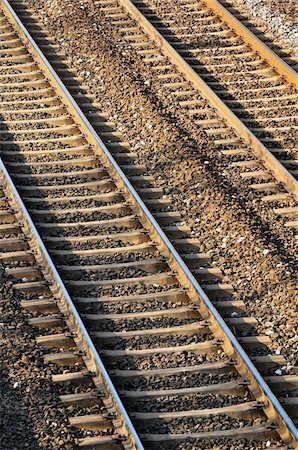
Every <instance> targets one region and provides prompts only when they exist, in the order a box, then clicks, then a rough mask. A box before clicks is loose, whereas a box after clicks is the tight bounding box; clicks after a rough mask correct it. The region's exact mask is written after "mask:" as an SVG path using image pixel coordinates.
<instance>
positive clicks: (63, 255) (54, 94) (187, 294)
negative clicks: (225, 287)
mask: <svg viewBox="0 0 298 450" xmlns="http://www.w3.org/2000/svg"><path fill="white" fill-rule="evenodd" d="M2 8H3V13H4V15H3V16H2V17H1V35H0V39H1V46H2V49H1V50H2V52H1V58H0V63H1V67H0V76H1V84H2V92H1V96H2V104H1V116H2V119H3V120H2V130H1V135H2V140H1V150H2V155H3V158H4V160H5V164H6V166H7V168H8V169H9V172H10V174H11V177H12V179H10V177H9V175H8V173H7V172H6V169H5V167H4V166H1V170H2V174H3V182H4V184H5V187H6V189H7V192H6V191H5V194H6V197H10V198H9V199H8V198H7V200H5V201H4V206H5V204H6V203H7V202H10V203H11V202H12V203H13V204H14V206H15V208H16V209H19V208H20V205H21V200H20V198H19V197H18V195H17V192H16V190H15V189H14V188H13V182H14V183H15V184H16V185H17V189H18V191H19V193H20V195H21V197H22V199H23V200H24V202H25V204H26V207H27V208H28V211H29V214H30V216H31V217H32V220H33V222H34V223H35V225H36V226H37V228H38V230H39V232H40V234H41V236H42V239H43V241H44V242H45V244H46V246H47V249H48V251H49V254H50V255H51V257H52V258H53V259H54V262H55V264H56V266H57V268H58V270H59V273H60V275H61V277H62V279H63V283H64V284H65V286H66V288H67V291H68V292H69V293H70V297H71V298H70V297H69V296H68V293H67V291H66V290H64V289H63V286H62V280H60V279H59V275H58V273H56V271H55V269H54V267H53V265H52V264H50V257H48V256H47V258H46V259H45V255H47V253H46V251H45V248H44V247H43V245H42V242H41V241H40V239H38V238H37V237H36V236H37V232H36V230H35V229H34V226H33V223H32V222H31V220H30V219H29V216H28V213H27V212H26V209H25V207H22V210H21V212H20V215H21V217H22V220H23V221H24V223H25V226H26V227H28V229H29V233H30V236H29V238H31V240H32V246H33V247H36V251H37V252H40V253H38V256H39V255H41V257H42V260H43V264H44V267H43V268H42V269H39V268H37V267H36V262H38V261H33V264H32V261H31V263H30V264H28V253H27V252H26V251H25V252H24V248H23V247H24V240H23V239H22V238H20V236H19V233H20V227H23V225H22V224H20V223H17V224H14V225H13V226H11V225H7V224H6V225H5V226H4V227H3V228H4V230H6V231H5V237H4V240H3V241H2V244H3V245H7V247H8V248H10V249H13V250H14V251H16V252H17V253H19V254H18V255H13V253H11V254H10V255H8V258H9V256H10V258H12V259H14V258H15V262H16V265H15V267H10V269H9V274H10V275H12V276H14V277H16V278H20V280H21V281H20V283H18V284H17V285H16V289H18V290H20V291H24V292H26V293H27V294H29V295H30V296H31V297H30V299H29V300H27V301H26V302H24V303H23V306H24V307H26V308H28V309H30V310H31V311H33V312H34V317H33V318H32V319H31V320H30V323H31V325H32V326H39V327H46V328H49V329H50V328H51V329H53V330H52V332H49V334H48V335H45V336H43V337H42V339H39V340H38V342H39V343H40V344H41V345H43V346H45V347H50V348H51V347H58V348H61V349H65V350H63V351H60V352H59V353H52V354H50V356H49V355H47V357H46V359H47V360H48V361H51V362H55V361H56V362H65V361H68V363H69V361H70V360H72V358H73V355H71V354H70V353H69V352H68V351H66V349H67V348H68V347H69V346H70V347H73V346H74V343H73V340H74V341H76V339H77V338H78V337H80V339H81V340H82V342H83V343H84V344H85V351H86V352H87V355H88V356H89V358H87V364H88V362H90V359H91V360H92V363H93V367H94V371H95V375H96V376H97V377H99V379H101V380H103V381H104V387H105V389H106V390H105V392H107V396H108V399H109V400H110V402H111V404H112V408H113V409H114V410H115V412H116V414H117V416H116V417H113V415H112V416H109V417H108V419H110V420H109V421H108V423H107V417H103V415H102V414H95V415H92V416H90V415H85V416H84V415H80V416H78V417H75V418H71V420H70V422H71V424H72V425H74V426H77V427H80V428H84V429H88V430H94V429H96V430H98V429H100V430H102V429H104V430H107V429H110V428H111V420H112V422H113V420H115V421H116V422H117V421H119V420H120V425H119V423H118V427H117V424H114V423H112V428H113V429H114V430H117V428H118V430H119V427H120V428H121V430H122V432H121V434H120V435H119V433H114V434H112V437H111V438H110V441H108V442H107V443H104V445H106V448H113V447H112V446H115V448H121V446H123V447H125V445H126V446H127V448H129V445H135V447H139V448H142V447H141V445H142V444H138V438H137V436H136V434H135V431H134V428H133V426H132V425H131V423H130V420H129V419H128V417H127V415H126V412H125V410H123V406H122V405H121V402H120V401H119V399H118V398H117V395H116V394H115V392H114V389H113V385H112V384H111V382H110V380H109V377H108V376H107V374H105V371H104V368H103V366H102V363H101V359H100V358H99V356H98V355H97V354H96V348H97V349H100V355H101V357H102V360H103V361H104V363H105V367H106V368H107V370H108V372H109V374H110V376H111V377H112V378H113V382H114V383H115V385H116V387H117V389H118V391H119V393H120V395H121V397H122V400H123V401H124V403H125V406H126V409H127V411H128V413H129V416H130V417H131V418H132V419H133V422H134V424H135V426H136V427H137V429H138V432H139V434H140V436H141V440H142V442H143V443H144V444H145V446H146V448H147V447H148V448H149V447H153V446H154V445H155V446H157V448H158V447H160V446H163V447H164V446H165V445H166V446H168V445H169V446H170V445H172V444H176V445H180V444H179V443H182V444H181V445H201V443H202V442H203V443H204V444H203V445H204V448H208V447H207V446H208V443H206V439H214V440H215V441H216V442H219V443H220V445H221V446H223V448H224V446H226V448H230V446H231V441H235V445H237V443H238V444H239V445H240V446H241V445H242V446H243V445H245V446H249V448H259V447H258V445H259V443H258V442H261V444H260V445H263V444H262V442H263V443H264V439H266V440H267V439H270V443H269V445H270V446H271V448H286V447H284V446H283V444H282V443H281V442H280V440H279V438H278V436H280V437H281V438H282V440H283V441H284V443H285V445H287V446H288V448H290V447H289V446H292V447H293V448H295V447H296V446H297V434H296V433H297V430H296V429H295V426H294V425H293V423H292V422H291V420H290V419H289V417H288V416H287V414H286V413H285V412H284V410H283V408H282V407H281V405H280V402H279V401H278V400H277V399H276V397H275V396H274V395H273V393H272V391H271V390H270V389H269V388H268V386H267V384H266V382H265V381H264V378H263V377H262V376H261V375H260V374H259V372H258V371H257V370H256V369H255V366H254V365H253V363H252V360H253V361H254V363H255V364H256V365H257V366H258V367H259V368H260V369H261V370H264V368H265V369H266V370H267V373H266V381H267V382H268V383H269V384H270V386H271V388H272V389H275V390H276V391H277V392H278V393H279V395H280V397H281V400H282V401H283V403H284V405H285V406H286V407H287V408H288V410H290V409H291V407H292V406H293V405H295V404H296V403H295V401H296V399H295V397H294V398H293V397H290V398H288V392H287V394H286V395H283V393H284V392H285V391H288V390H289V389H293V386H295V385H296V384H295V383H296V381H295V380H296V378H295V377H294V378H291V377H274V376H271V375H270V368H272V367H276V365H277V364H283V362H284V361H283V358H282V357H281V356H272V355H270V354H268V350H267V349H266V344H268V339H264V337H262V336H255V335H254V334H253V333H251V334H248V333H247V328H246V326H247V324H248V325H251V324H253V322H251V321H249V320H245V319H242V318H240V319H239V318H233V317H232V318H229V317H226V322H227V323H228V324H229V325H230V326H233V327H234V328H235V329H236V330H237V334H238V338H237V339H236V338H235V336H234V335H233V334H232V333H231V331H230V329H229V327H228V326H227V324H226V322H225V321H224V320H223V319H222V317H221V316H220V315H219V313H218V312H217V310H216V309H215V307H214V306H216V307H218V308H219V310H220V311H222V312H223V314H225V313H226V314H227V311H229V313H230V312H231V310H233V309H234V308H235V306H236V305H233V304H231V303H229V302H228V301H221V302H214V303H212V302H211V301H210V300H209V298H208V297H207V295H206V294H205V292H204V291H203V290H202V288H201V287H200V285H199V284H198V282H197V281H196V279H195V278H194V277H193V275H192V274H191V272H190V271H189V270H188V269H187V267H186V266H185V264H184V262H183V260H182V259H181V257H180V255H179V253H178V252H177V250H175V249H174V247H173V246H172V244H171V243H170V241H169V240H168V238H167V237H166V235H165V234H164V232H163V231H162V229H161V228H160V227H159V225H158V224H157V222H156V221H155V219H154V218H153V216H152V215H151V213H150V212H149V210H148V209H147V207H146V206H145V204H144V203H143V202H142V200H141V199H140V198H139V196H138V194H137V193H136V191H135V190H134V188H133V187H132V185H131V184H130V181H129V180H128V179H127V178H126V176H125V175H124V174H123V172H122V171H121V169H120V168H119V166H118V165H117V163H116V162H115V161H114V159H113V158H112V156H111V154H110V152H109V151H108V149H107V148H106V146H105V145H104V144H103V142H102V141H101V140H100V139H99V138H98V136H97V135H96V133H95V132H94V130H93V129H92V127H91V126H90V124H89V122H88V121H87V119H86V117H85V116H84V114H83V113H82V112H81V111H80V110H79V109H78V107H77V106H76V103H75V101H74V99H73V97H72V96H71V95H70V94H69V93H68V92H67V91H66V90H65V89H64V87H63V85H62V83H61V82H60V80H59V79H58V77H57V75H56V73H55V72H54V71H53V69H51V67H50V66H49V65H48V63H47V60H46V59H45V58H44V57H43V56H42V54H41V53H40V51H39V49H38V47H37V46H36V45H35V44H34V42H33V41H32V40H31V39H30V37H29V35H28V34H27V32H26V30H25V29H24V27H23V25H22V24H21V23H20V21H19V19H18V18H17V16H16V15H15V14H14V13H13V11H12V10H11V9H10V7H9V4H8V3H7V2H6V1H4V2H3V5H2ZM24 42H25V43H26V46H25V45H24ZM58 64H59V63H58ZM12 96H13V97H14V100H11V97H12ZM118 145H119V144H118ZM112 147H113V146H112ZM126 171H127V172H128V173H130V179H131V180H133V181H134V182H135V183H136V184H138V185H139V186H140V185H141V186H146V184H145V183H146V179H144V177H142V174H140V172H141V171H142V168H140V167H130V166H129V164H126ZM143 189H147V191H146V195H150V188H146V187H143ZM153 194H154V193H153ZM152 200H154V198H153V199H152ZM151 208H152V210H153V212H154V213H155V215H156V216H157V217H158V218H159V220H160V221H161V223H162V224H163V226H164V228H165V230H166V231H168V232H169V233H174V235H175V234H178V235H179V231H180V230H179V227H176V229H175V230H173V226H172V225H169V223H170V224H171V220H172V215H171V213H169V212H168V210H167V208H168V205H167V204H163V202H158V201H152V202H151ZM14 214H17V213H16V212H14V211H11V210H5V209H4V213H3V215H2V217H3V220H4V224H5V221H6V222H7V219H8V222H11V221H12V215H14ZM19 219H20V217H17V220H19ZM167 228H168V229H167ZM7 235H8V236H7ZM12 236H13V237H12ZM6 239H7V241H6ZM176 246H177V248H178V249H180V250H181V248H182V249H183V251H184V252H185V251H187V247H188V242H187V240H185V239H183V238H181V239H177V240H176ZM179 246H180V248H179ZM193 257H194V258H193ZM188 258H189V259H196V260H197V261H200V258H201V260H202V259H204V255H200V254H194V253H190V255H189V256H188ZM40 270H42V271H43V276H44V278H45V281H46V283H44V282H43V281H40V279H39V278H40ZM200 270H201V275H202V274H203V275H204V276H206V275H207V276H208V274H210V273H211V274H212V272H211V271H209V272H208V269H207V270H204V269H203V270H202V269H200ZM24 279H25V281H24ZM28 279H30V281H28ZM47 280H48V281H47ZM57 281H58V282H59V285H57V284H56V283H57ZM51 283H53V285H54V287H55V291H56V292H57V295H59V296H60V295H61V296H63V297H64V298H63V299H62V298H61V300H62V304H63V308H65V309H66V312H68V314H69V318H67V317H66V319H65V317H62V318H61V317H58V318H57V317H56V316H55V315H52V314H49V315H47V314H45V313H47V312H52V311H53V309H55V308H56V306H57V305H56V303H55V302H53V301H52V298H51V297H50V296H45V297H44V298H42V299H39V298H36V292H39V290H40V289H42V290H44V289H45V284H47V288H49V287H50V286H52V284H51ZM205 290H206V291H207V292H208V286H206V289H205ZM209 292H212V289H209ZM72 302H73V303H72ZM74 305H75V306H74ZM63 308H62V310H63ZM76 308H77V309H76ZM77 310H78V311H79V313H80V315H78V313H77ZM227 315H228V314H227ZM65 320H66V322H67V324H68V328H69V329H70V330H71V331H72V332H74V331H73V330H74V325H75V333H77V334H71V335H69V334H65V333H63V332H62V333H60V332H59V328H60V327H61V321H65ZM81 320H83V321H84V323H85V325H86V327H87V328H88V332H89V334H90V335H91V337H92V339H93V342H94V343H95V347H96V348H95V347H94V346H93V345H92V343H91V341H90V340H89V338H88V337H87V334H86V330H85V328H84V325H83V323H82V322H81ZM243 328H244V329H245V332H243ZM70 341H71V342H70ZM262 344H263V348H262ZM243 347H244V348H245V349H246V350H247V351H248V352H249V356H250V357H248V356H247V354H246V353H245V352H244V350H243ZM264 347H265V348H264ZM87 367H88V365H87ZM91 375H92V374H91ZM80 376H81V374H77V373H69V372H68V373H66V374H61V377H60V378H59V377H58V378H59V380H60V381H62V379H66V380H67V379H69V378H72V377H80ZM186 383H187V384H186ZM95 386H97V385H96V383H95ZM231 392H232V395H231ZM87 397H88V395H87ZM88 398H89V397H88ZM72 400H73V401H74V402H76V401H78V400H77V398H76V396H74V397H73V398H72ZM89 400H90V399H89ZM208 417H212V420H208ZM214 424H216V425H215V426H214ZM113 436H114V439H113ZM103 439H109V438H103V437H102V436H99V435H97V434H95V435H93V436H91V437H90V435H89V436H88V437H84V438H82V439H81V440H80V441H79V446H80V447H81V448H97V447H98V448H104V447H103ZM121 441H122V442H121ZM129 442H132V444H130V443H129ZM134 442H136V444H134ZM211 445H213V444H211ZM266 445H267V441H266Z"/></svg>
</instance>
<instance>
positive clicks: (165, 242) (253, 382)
mask: <svg viewBox="0 0 298 450" xmlns="http://www.w3.org/2000/svg"><path fill="white" fill-rule="evenodd" d="M120 1H121V2H122V3H124V2H126V0H120ZM130 3H131V2H130ZM1 6H2V9H3V10H4V11H5V12H6V15H7V17H8V18H9V20H10V22H11V23H12V24H13V25H14V27H16V28H17V29H19V31H20V34H21V35H22V37H23V39H24V42H25V43H26V44H27V47H28V48H29V49H30V48H31V51H32V50H33V52H34V53H35V54H36V56H35V58H36V57H37V59H38V61H39V63H40V65H41V68H42V69H43V70H44V72H45V74H46V76H47V77H48V78H49V79H50V80H51V82H52V83H54V85H56V86H57V87H58V88H59V95H61V99H62V101H64V102H65V104H66V106H67V107H68V108H69V111H70V112H72V113H73V114H74V117H75V118H76V119H77V120H78V119H79V121H80V124H81V129H82V132H83V133H84V134H85V135H86V138H87V140H88V141H89V142H90V143H91V144H93V145H94V150H95V151H96V152H97V153H98V154H99V156H101V161H102V163H103V164H104V165H105V166H106V167H107V168H108V169H109V170H110V173H111V176H114V178H115V181H116V184H117V185H118V187H119V188H120V189H122V190H123V192H124V194H125V196H126V197H127V199H128V200H129V201H130V203H131V207H132V209H133V210H134V212H135V213H136V214H137V215H138V217H139V219H140V221H141V222H142V223H143V225H144V226H146V227H147V228H148V230H149V231H150V236H151V238H152V240H153V241H155V242H157V244H158V248H159V249H160V251H161V252H162V253H163V254H164V255H166V257H167V259H168V263H169V265H170V267H171V268H172V269H173V270H174V271H175V272H176V273H177V277H178V279H179V281H180V282H181V284H182V286H184V287H185V288H186V289H187V290H188V292H189V295H190V297H191V298H194V299H196V300H197V301H198V300H199V304H200V312H201V314H203V316H204V314H205V316H206V317H208V318H209V320H210V321H211V326H210V328H211V330H212V331H213V332H214V333H215V334H216V335H217V336H220V337H221V338H222V343H221V346H222V347H223V349H224V351H225V352H226V353H227V354H228V355H229V356H231V358H233V357H234V358H235V359H236V360H237V361H236V366H237V368H238V369H239V371H240V372H241V373H242V374H246V375H247V376H248V377H249V379H250V386H249V387H250V390H251V391H252V392H253V393H254V394H255V395H256V397H257V398H258V399H259V400H262V401H263V402H264V404H265V407H264V412H265V413H266V414H267V416H268V417H269V419H270V420H272V421H276V422H277V424H278V425H277V428H278V429H277V431H278V433H279V434H280V436H281V437H282V439H283V440H284V441H285V442H287V443H290V444H293V443H294V445H296V444H297V442H298V430H297V428H296V427H295V425H294V424H293V422H292V421H291V419H290V418H289V416H288V415H287V413H286V412H285V411H284V409H283V407H282V406H281V404H280V403H279V401H278V400H277V398H276V396H275V395H274V394H273V392H272V391H271V389H270V388H269V386H268V385H267V383H266V382H265V380H264V379H263V377H262V376H261V375H260V373H259V372H258V370H257V369H256V367H255V366H254V364H253V363H252V361H251V360H250V358H249V357H248V355H247V354H246V353H245V351H244V349H243V348H242V346H241V345H240V343H239V342H238V340H237V339H236V337H235V336H234V334H233V333H232V332H231V330H230V328H229V327H228V326H227V324H226V323H225V321H224V320H223V318H222V317H221V315H220V314H219V313H218V311H217V309H216V308H215V307H214V305H213V304H212V302H211V301H210V299H209V298H208V297H207V295H206V294H205V292H204V291H203V289H202V287H201V286H200V285H199V283H198V282H197V280H196V279H195V278H194V276H193V275H192V273H191V272H190V270H189V269H188V267H187V266H186V264H185V263H184V261H183V260H182V258H181V256H180V255H179V253H178V252H177V251H176V249H175V248H174V246H173V244H172V243H171V242H170V240H169V239H168V237H167V236H166V234H165V233H164V232H163V230H162V229H161V227H160V226H159V224H158V223H157V221H156V220H155V218H154V217H153V215H152V214H151V212H150V211H149V209H148V208H147V206H146V205H145V203H144V202H143V200H142V199H141V198H140V196H139V194H138V193H137V192H136V190H135V189H134V187H133V186H132V184H131V183H130V181H129V180H128V178H127V177H126V175H125V174H124V173H123V171H122V170H121V169H120V167H119V166H118V164H117V162H116V161H115V159H114V158H113V157H112V155H111V154H110V152H109V150H108V149H107V147H106V146H105V144H104V143H103V141H102V140H101V139H100V137H99V136H98V135H97V133H96V131H95V130H94V128H93V127H92V125H91V124H90V122H89V121H88V119H87V118H86V117H85V115H84V114H83V112H82V111H81V109H80V108H79V106H78V105H77V103H76V102H75V100H74V99H73V98H72V96H71V94H70V93H69V91H68V90H67V88H66V87H65V85H64V84H63V82H62V81H61V80H60V78H59V77H58V75H57V74H56V72H55V71H54V69H53V68H52V66H51V65H50V64H49V62H48V61H47V60H46V58H45V57H44V55H43V54H42V52H41V50H40V49H39V48H38V46H37V45H36V43H35V42H34V40H33V39H32V37H31V36H30V34H29V32H28V31H27V30H26V28H25V27H24V26H23V24H22V23H21V21H20V19H19V18H18V16H17V15H16V13H15V12H14V10H13V9H12V8H11V6H10V5H9V2H8V0H2V5H1ZM131 6H133V7H134V5H132V4H131ZM134 8H135V7H134ZM137 12H138V13H139V11H137ZM139 14H140V13H139ZM150 26H151V24H150ZM160 37H161V36H160ZM161 39H163V38H162V37H161ZM1 167H3V169H4V171H5V173H6V175H7V176H8V179H10V177H9V174H8V173H7V171H6V169H5V166H4V165H3V163H1ZM13 191H14V193H15V194H16V197H17V198H18V199H19V200H20V201H21V202H22V200H21V198H20V197H19V194H18V192H17V190H16V188H15V187H14V189H13ZM28 220H29V221H30V223H32V221H31V218H30V216H29V217H28ZM32 225H33V227H34V224H33V223H32ZM34 229H35V230H36V228H35V227H34ZM36 233H37V230H36ZM39 239H40V241H41V244H42V248H44V249H45V247H44V244H43V242H42V240H41V238H40V237H39ZM45 251H46V249H45ZM53 270H54V271H55V273H56V274H57V276H58V277H59V279H60V276H59V274H58V273H57V271H56V269H55V266H54V267H53ZM65 291H66V289H65ZM66 294H67V295H68V293H67V291H66ZM68 297H69V296H68ZM70 301H71V299H70ZM71 304H72V305H73V303H72V301H71ZM73 307H74V305H73ZM78 320H79V323H80V324H81V325H82V326H83V327H84V324H83V323H82V321H81V319H80V317H78ZM84 328H85V327H84ZM89 339H90V338H89ZM90 341H91V340H90ZM90 344H91V348H94V346H93V343H92V341H91V342H90ZM97 360H98V363H99V364H100V367H102V370H103V373H105V374H106V376H107V380H109V383H110V385H111V389H115V388H114V386H113V384H112V382H111V380H110V378H109V375H108V374H107V372H106V370H105V368H104V366H103V364H102V361H101V359H100V357H99V356H98V357H97ZM115 398H116V399H119V397H118V394H117V392H115ZM119 405H120V406H121V408H123V416H124V417H125V418H126V423H127V425H128V428H129V430H131V431H132V432H133V431H135V430H134V428H133V425H132V423H131V421H130V418H129V417H128V415H127V413H126V411H125V409H124V407H123V405H122V402H121V400H120V399H119ZM135 442H136V444H137V448H138V449H143V446H142V443H141V442H140V440H139V438H138V436H137V434H135Z"/></svg>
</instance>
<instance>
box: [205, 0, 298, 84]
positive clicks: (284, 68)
mask: <svg viewBox="0 0 298 450" xmlns="http://www.w3.org/2000/svg"><path fill="white" fill-rule="evenodd" d="M204 3H205V4H206V5H207V6H208V7H209V8H210V9H212V10H213V11H214V12H215V14H216V15H217V16H220V17H221V19H223V20H224V21H225V22H226V24H227V25H228V26H229V27H231V28H233V29H234V30H235V32H236V34H238V35H239V36H241V37H242V38H243V39H244V41H245V42H247V44H249V45H250V47H251V48H252V49H253V50H255V51H256V52H258V53H259V54H260V55H262V56H263V58H265V59H266V61H267V62H268V63H269V65H270V66H272V67H273V68H274V69H275V70H277V71H278V72H279V73H280V74H281V75H283V76H284V77H285V78H286V79H287V80H288V81H289V83H291V84H293V85H294V86H295V87H296V88H297V89H298V74H297V72H296V71H295V70H293V69H292V68H291V67H290V66H289V65H288V64H287V63H286V62H285V61H283V59H282V58H280V57H279V56H278V55H277V54H276V53H275V52H274V51H272V50H271V49H270V48H269V47H268V46H267V45H266V44H265V43H264V42H262V41H261V39H259V38H258V36H256V35H255V34H254V33H252V32H251V31H250V30H249V29H248V28H247V27H246V26H245V25H243V23H241V21H240V20H239V19H237V17H235V16H233V14H232V13H230V11H228V10H227V8H225V6H223V5H221V4H220V3H219V1H218V0H204Z"/></svg>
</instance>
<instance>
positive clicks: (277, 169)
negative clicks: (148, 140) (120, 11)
mask: <svg viewBox="0 0 298 450" xmlns="http://www.w3.org/2000/svg"><path fill="white" fill-rule="evenodd" d="M119 3H120V4H121V5H122V6H123V7H124V8H125V9H126V10H127V11H128V12H129V14H130V15H131V16H132V17H133V18H134V19H135V20H136V22H137V23H138V24H139V25H140V27H141V28H143V30H144V31H145V33H147V34H149V36H150V37H151V39H153V41H154V42H155V43H156V44H157V46H158V47H160V49H161V50H162V51H163V53H164V54H165V55H166V56H167V57H168V58H169V59H170V60H171V61H172V62H174V64H175V65H176V66H177V68H178V70H179V71H180V72H181V73H182V74H183V75H184V76H185V77H186V78H187V80H188V81H189V82H190V83H191V84H192V85H193V86H194V87H195V88H196V89H197V90H199V92H200V94H201V95H202V96H203V97H204V98H205V99H207V100H208V101H209V103H210V104H211V105H212V106H213V107H214V108H215V109H216V110H217V112H218V113H219V115H220V116H221V117H222V118H223V119H224V120H225V121H226V122H227V123H228V124H229V125H230V126H231V127H232V128H233V129H234V130H235V132H236V134H237V135H238V136H239V137H241V138H242V139H244V141H245V142H246V144H248V145H249V146H250V147H251V149H252V150H253V151H254V153H255V155H256V156H257V157H258V158H259V159H260V161H261V162H262V164H263V165H264V166H265V167H266V168H267V170H269V172H272V173H273V174H274V177H275V178H276V180H277V181H278V182H280V183H282V184H283V185H284V186H285V187H286V189H287V190H288V191H289V192H290V193H291V194H293V195H294V196H295V198H296V199H297V200H298V181H297V180H296V179H295V178H294V177H293V176H292V175H291V174H290V173H289V172H288V171H287V169H286V168H285V167H284V166H283V165H282V164H281V163H280V162H279V161H278V160H277V159H276V158H275V156H274V155H273V154H272V153H271V152H270V151H269V150H268V149H267V148H266V147H265V146H264V145H263V144H262V142H261V141H260V140H259V139H258V138H257V137H256V136H255V135H254V134H253V133H252V132H251V131H250V130H249V129H248V128H247V126H246V125H245V124H244V123H243V122H242V121H241V120H240V119H239V118H238V117H237V116H236V115H235V114H234V113H233V111H232V110H231V109H230V108H229V107H228V106H227V105H226V104H225V103H224V102H223V101H222V100H221V99H220V98H219V97H218V95H217V94H216V93H215V92H213V90H212V89H211V88H210V87H209V86H208V84H207V83H206V82H205V81H204V80H203V79H202V78H201V77H200V75H198V74H197V73H196V72H195V71H194V70H193V69H192V68H191V66H190V65H189V64H188V63H187V62H186V61H185V59H184V58H183V57H182V56H180V55H179V53H178V52H177V51H176V50H175V49H174V47H172V45H171V44H170V43H169V42H168V41H167V40H166V39H165V38H164V37H163V36H162V35H161V34H160V33H159V32H158V31H157V30H156V28H155V27H154V26H153V25H152V24H151V23H150V22H149V20H148V19H147V18H146V17H145V16H144V15H143V14H142V13H141V12H140V11H139V10H138V8H137V7H136V6H135V5H134V4H133V3H132V1H131V0H119Z"/></svg>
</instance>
